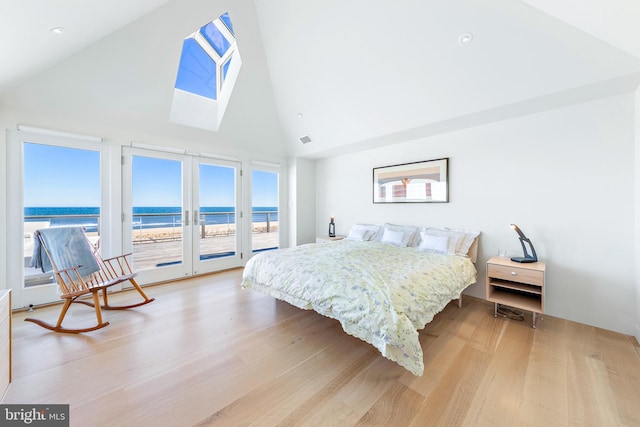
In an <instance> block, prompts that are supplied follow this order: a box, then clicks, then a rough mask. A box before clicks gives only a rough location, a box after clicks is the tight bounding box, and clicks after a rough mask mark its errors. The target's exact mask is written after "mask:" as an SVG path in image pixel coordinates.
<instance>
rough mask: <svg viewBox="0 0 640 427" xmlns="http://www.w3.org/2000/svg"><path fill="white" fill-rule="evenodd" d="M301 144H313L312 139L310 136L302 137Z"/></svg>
mask: <svg viewBox="0 0 640 427" xmlns="http://www.w3.org/2000/svg"><path fill="white" fill-rule="evenodd" d="M300 142H302V143H303V144H308V143H310V142H311V138H310V137H309V135H305V136H301V137H300Z"/></svg>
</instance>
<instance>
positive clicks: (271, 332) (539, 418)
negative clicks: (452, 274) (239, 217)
mask: <svg viewBox="0 0 640 427" xmlns="http://www.w3.org/2000/svg"><path fill="white" fill-rule="evenodd" d="M240 277H241V270H234V271H229V272H223V273H218V274H215V275H210V276H205V277H201V278H197V279H191V280H185V281H181V282H176V283H173V284H164V285H158V286H153V287H148V288H146V291H147V293H148V295H150V296H153V297H155V298H156V301H155V302H154V303H152V304H149V305H146V306H144V307H141V308H138V309H134V310H130V311H123V312H113V311H112V312H104V317H105V318H106V320H109V321H110V322H111V325H110V326H108V327H106V328H104V329H102V330H99V331H96V332H93V333H89V334H84V335H64V334H56V333H52V332H49V331H46V330H45V329H42V328H40V327H38V326H36V325H34V324H32V323H28V322H23V321H22V320H23V319H24V317H25V316H26V313H24V312H23V313H15V314H14V318H13V324H14V329H13V339H14V340H13V351H14V353H13V355H14V364H13V368H14V371H13V384H11V386H10V388H9V391H8V393H7V395H6V396H5V399H4V401H3V403H23V404H26V403H44V404H47V403H68V404H70V408H71V417H70V418H71V425H72V426H83V427H86V426H110V427H112V426H194V425H198V426H209V425H220V426H245V425H256V426H275V425H282V426H294V425H295V426H297V425H318V426H332V425H344V426H353V425H379V426H457V425H461V426H598V427H601V426H625V425H626V426H638V425H640V349H639V348H638V346H637V344H636V343H635V340H634V339H632V338H631V337H628V336H625V335H621V334H617V333H613V332H608V331H604V330H601V329H597V328H593V327H589V326H585V325H581V324H577V323H573V322H569V321H565V320H561V319H557V318H552V317H549V316H545V318H544V320H540V321H539V322H538V329H537V330H534V329H532V328H531V325H530V321H531V317H530V315H529V316H528V317H527V318H525V321H524V322H518V321H513V320H508V319H505V318H497V319H496V318H494V317H493V309H492V306H491V305H490V304H488V303H486V302H485V301H481V300H478V299H474V298H469V297H467V298H465V299H464V300H463V307H462V308H461V309H459V308H457V306H456V304H455V303H452V304H449V306H448V307H447V308H446V309H445V310H444V311H443V312H442V313H440V314H439V315H438V316H436V318H435V320H434V321H433V322H432V323H431V324H429V325H427V327H426V328H425V329H424V330H423V331H422V332H421V334H420V338H421V342H422V346H423V349H424V353H425V374H424V375H423V376H422V377H415V376H413V375H412V374H411V373H409V372H408V371H406V370H404V369H403V368H401V367H399V366H397V365H396V364H394V363H392V362H390V361H388V360H386V359H384V358H383V357H382V356H380V355H379V353H378V352H377V351H376V350H375V349H374V348H373V347H371V346H370V345H368V344H366V343H364V342H362V341H360V340H358V339H357V338H353V337H351V336H348V335H347V334H345V333H344V332H342V330H341V328H340V326H339V324H338V323H337V322H336V321H334V320H331V319H327V318H324V317H321V316H320V315H318V314H316V313H314V312H308V311H303V310H299V309H297V308H295V307H292V306H290V305H288V304H286V303H283V302H279V301H275V300H274V299H273V298H271V297H268V296H265V295H262V294H260V293H256V292H255V291H251V290H242V289H240V288H239V282H240ZM134 296H135V295H134V294H133V293H131V292H123V293H120V294H117V295H114V296H112V298H111V300H113V301H114V302H117V301H118V300H122V301H124V300H130V299H132V298H133V297H134ZM58 310H59V307H47V308H40V309H37V310H36V312H35V313H29V315H31V316H34V317H39V318H46V319H51V320H55V318H56V317H57V314H58ZM92 314H93V312H92V309H91V308H89V307H86V306H82V305H77V306H74V307H72V308H71V311H70V313H69V314H68V315H67V318H68V321H71V322H70V324H73V323H81V322H83V321H87V322H91V321H92V320H93V319H92V317H91V316H92ZM634 344H635V345H634Z"/></svg>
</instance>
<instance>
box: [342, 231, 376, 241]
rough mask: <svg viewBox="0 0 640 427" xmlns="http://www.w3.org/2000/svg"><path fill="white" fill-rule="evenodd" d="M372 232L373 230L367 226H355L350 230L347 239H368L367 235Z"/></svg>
mask: <svg viewBox="0 0 640 427" xmlns="http://www.w3.org/2000/svg"><path fill="white" fill-rule="evenodd" d="M370 234H371V231H369V230H367V229H365V228H355V229H351V231H349V235H348V236H347V240H357V241H360V242H362V241H366V240H367V237H368V236H369V235H370Z"/></svg>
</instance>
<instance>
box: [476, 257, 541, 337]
mask: <svg viewBox="0 0 640 427" xmlns="http://www.w3.org/2000/svg"><path fill="white" fill-rule="evenodd" d="M545 271H546V265H545V263H544V262H540V261H538V262H531V263H520V262H514V261H511V260H510V259H509V258H504V257H493V258H491V259H489V261H487V280H486V285H487V301H491V302H493V303H494V312H493V315H494V317H497V316H498V304H502V305H507V306H509V307H514V308H519V309H521V310H527V311H531V312H532V313H533V325H532V327H533V328H534V329H535V327H536V316H537V314H538V313H540V314H542V313H544V275H545Z"/></svg>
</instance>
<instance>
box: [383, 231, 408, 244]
mask: <svg viewBox="0 0 640 427" xmlns="http://www.w3.org/2000/svg"><path fill="white" fill-rule="evenodd" d="M380 242H382V243H391V244H392V245H396V246H398V247H400V248H404V247H405V246H407V244H406V239H405V233H404V232H402V231H395V230H391V229H389V228H385V229H384V234H382V239H381V240H380Z"/></svg>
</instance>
